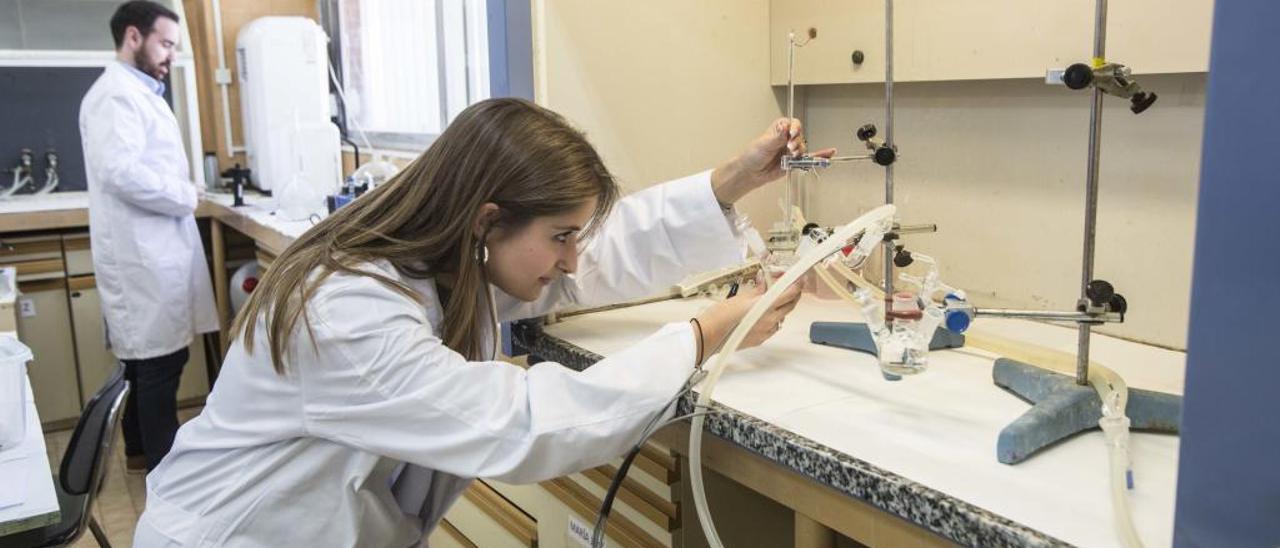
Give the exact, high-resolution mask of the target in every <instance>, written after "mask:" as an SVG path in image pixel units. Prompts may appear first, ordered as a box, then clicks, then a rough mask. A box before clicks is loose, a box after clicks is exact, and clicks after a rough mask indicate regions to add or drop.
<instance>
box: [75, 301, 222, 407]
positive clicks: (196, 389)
mask: <svg viewBox="0 0 1280 548" xmlns="http://www.w3.org/2000/svg"><path fill="white" fill-rule="evenodd" d="M67 286H68V289H69V290H70V294H69V300H70V302H71V317H72V320H73V325H74V328H73V330H74V333H75V345H76V352H77V354H78V358H79V360H78V361H79V367H80V394H81V398H82V401H85V402H86V403H87V402H88V398H90V397H92V396H93V394H94V392H96V391H97V390H98V388H99V387H101V386H102V383H104V382H106V380H107V375H109V374H110V373H111V371H112V370H113V369H114V368H115V367H116V364H117V363H118V360H117V359H116V357H115V355H114V354H112V353H111V350H109V349H108V348H107V340H106V329H105V327H106V324H105V322H104V320H103V317H102V301H101V300H100V299H99V297H98V288H97V286H96V285H95V283H94V277H93V276H76V277H73V278H69V279H68V280H67ZM190 352H191V358H190V359H189V360H187V365H186V367H185V368H183V370H182V380H181V384H180V385H179V387H178V401H179V402H186V401H190V400H194V399H199V398H202V397H204V396H205V395H206V394H208V393H209V381H208V374H207V372H206V369H205V355H204V340H203V337H199V336H197V337H195V339H194V340H193V341H192V343H191V350H190Z"/></svg>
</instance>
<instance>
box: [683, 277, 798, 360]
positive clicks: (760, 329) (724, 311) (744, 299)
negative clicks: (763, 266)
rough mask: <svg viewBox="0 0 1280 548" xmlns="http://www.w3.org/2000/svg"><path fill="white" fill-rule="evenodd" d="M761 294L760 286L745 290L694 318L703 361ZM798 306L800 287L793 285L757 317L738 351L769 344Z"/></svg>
mask: <svg viewBox="0 0 1280 548" xmlns="http://www.w3.org/2000/svg"><path fill="white" fill-rule="evenodd" d="M764 293H765V290H764V287H763V286H756V287H754V288H750V289H747V290H745V291H743V292H741V293H738V294H737V295H735V296H733V297H730V298H729V299H726V300H724V301H723V302H720V303H716V304H715V305H713V306H711V307H710V308H708V309H706V310H704V311H702V313H701V314H698V315H697V316H696V319H697V320H698V324H699V325H700V326H701V327H702V344H703V345H705V346H704V347H703V348H702V349H701V352H700V354H701V355H702V357H703V359H704V360H705V359H706V358H707V357H709V356H710V355H711V354H713V353H715V352H716V351H717V350H719V349H720V346H721V344H722V343H723V342H724V341H725V339H726V338H728V337H729V333H732V332H733V330H734V328H736V327H737V326H738V323H740V322H741V321H742V319H743V317H745V316H746V315H747V312H748V311H749V310H751V307H752V306H754V305H755V304H756V301H758V300H760V297H761V296H763V295H764ZM799 302H800V284H798V283H797V284H794V285H792V286H791V287H789V288H787V289H786V291H783V292H782V295H781V296H779V297H778V300H777V301H775V302H774V303H773V306H771V307H769V309H768V310H766V311H765V313H764V315H762V316H760V320H759V321H757V322H756V324H755V325H754V326H752V327H751V330H750V331H749V332H748V333H747V336H746V338H744V339H743V340H742V345H740V346H739V347H738V349H739V350H741V349H744V348H751V347H754V346H759V345H760V344H761V343H763V342H764V341H766V340H769V337H772V336H773V334H774V333H777V332H778V329H779V328H780V327H781V326H782V320H783V318H786V316H787V314H790V313H791V311H792V310H794V309H795V307H796V304H797V303H799Z"/></svg>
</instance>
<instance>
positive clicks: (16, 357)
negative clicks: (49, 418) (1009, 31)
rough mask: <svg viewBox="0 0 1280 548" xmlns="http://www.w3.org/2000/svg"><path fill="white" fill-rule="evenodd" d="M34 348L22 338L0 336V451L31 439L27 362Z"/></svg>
mask: <svg viewBox="0 0 1280 548" xmlns="http://www.w3.org/2000/svg"><path fill="white" fill-rule="evenodd" d="M29 361H31V349H30V348H27V345H25V344H22V343H21V342H19V341H18V339H16V338H14V337H12V336H9V335H0V450H4V449H9V448H11V447H14V446H16V445H18V444H20V443H22V440H23V439H25V438H26V436H27V382H26V380H27V362H29Z"/></svg>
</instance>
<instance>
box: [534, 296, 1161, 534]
mask: <svg viewBox="0 0 1280 548" xmlns="http://www.w3.org/2000/svg"><path fill="white" fill-rule="evenodd" d="M709 302H710V301H708V300H706V299H690V300H678V301H665V302H659V303H654V304H649V305H643V306H638V307H632V308H623V309H617V310H610V311H605V312H599V313H593V314H587V315H583V316H575V317H571V318H569V319H567V320H565V321H564V322H562V323H557V324H553V325H548V326H546V327H545V332H546V333H547V334H549V335H552V336H554V337H557V338H560V339H563V340H566V341H568V342H571V343H573V344H575V345H577V346H580V347H582V348H584V349H586V350H589V351H592V352H595V353H597V354H601V355H609V354H611V353H613V352H616V351H618V350H621V349H622V348H625V347H626V346H628V345H631V344H633V343H635V342H637V341H639V340H640V339H642V338H644V337H645V336H647V335H649V334H650V333H652V332H653V331H654V330H656V329H657V328H658V327H659V326H660V325H662V324H663V323H666V322H669V321H680V320H682V319H684V318H688V317H691V316H693V315H694V314H695V313H696V312H697V311H698V310H700V309H701V308H703V307H705V306H707V305H708V304H709ZM860 316H861V315H860V313H859V312H858V311H856V310H854V309H853V308H852V307H850V306H847V305H845V304H844V303H842V302H840V301H823V300H818V299H815V298H813V297H812V296H811V295H806V297H805V299H804V300H803V301H802V302H801V304H800V306H799V307H797V309H796V311H795V312H794V313H793V314H792V315H791V316H790V317H789V318H788V319H787V321H786V322H785V323H784V325H783V328H782V330H781V332H780V333H779V335H777V336H775V337H774V339H773V340H770V341H769V342H767V343H766V344H765V345H764V346H762V347H759V348H755V349H750V350H747V351H743V352H741V353H739V354H738V355H737V356H735V358H734V361H733V363H732V364H731V365H730V366H729V368H728V369H727V370H726V372H725V374H724V376H723V377H722V378H721V380H720V383H719V385H718V386H717V387H716V393H715V400H716V401H717V402H719V403H721V404H724V405H726V406H729V407H731V408H733V409H736V410H738V411H741V412H743V413H746V414H748V415H752V416H754V417H757V418H760V419H763V420H765V421H768V422H770V423H772V424H774V425H776V426H778V427H780V428H783V429H785V430H789V431H791V432H793V433H795V434H797V435H800V436H802V437H805V438H808V439H810V440H813V441H815V442H817V443H820V444H822V445H825V446H827V447H830V448H832V449H835V450H837V451H840V452H843V453H846V454H848V455H850V456H852V457H855V458H857V459H861V460H863V461H867V462H869V463H871V464H873V465H875V466H878V467H880V468H883V469H885V470H888V471H890V472H893V473H895V474H898V475H900V476H903V477H905V478H907V479H910V480H912V481H915V482H917V483H920V484H922V485H925V486H928V487H929V488H931V489H934V490H936V491H939V492H942V493H944V494H947V495H948V496H952V497H954V498H957V499H960V500H963V501H966V502H968V503H971V504H973V505H976V506H979V507H981V508H984V509H986V510H988V511H990V512H993V513H995V514H998V515H1000V516H1003V517H1005V518H1007V519H1010V520H1012V521H1015V522H1017V523H1020V524H1022V525H1025V526H1027V527H1030V528H1032V529H1036V530H1039V531H1042V532H1044V533H1046V534H1049V535H1052V536H1054V537H1056V538H1058V539H1061V540H1063V541H1066V542H1069V543H1072V544H1076V545H1080V546H1116V545H1118V540H1117V537H1116V534H1115V532H1114V528H1113V526H1112V519H1113V517H1112V509H1111V503H1110V497H1109V489H1110V486H1109V479H1108V476H1107V472H1108V463H1107V451H1106V449H1105V446H1104V444H1103V436H1102V434H1101V432H1098V431H1093V432H1089V433H1085V434H1082V435H1079V436H1076V437H1074V438H1071V439H1068V440H1067V441H1065V442H1063V443H1060V444H1057V445H1056V446H1053V447H1051V448H1049V449H1046V450H1045V451H1044V452H1042V453H1040V454H1038V455H1036V456H1033V457H1032V458H1030V459H1028V460H1027V461H1025V462H1023V463H1021V464H1018V465H1014V466H1009V465H1005V464H1000V463H999V462H998V461H997V460H996V438H997V435H998V433H999V432H1000V430H1001V429H1002V428H1003V427H1004V426H1006V425H1007V424H1008V423H1009V422H1011V421H1013V420H1014V419H1016V418H1017V417H1018V416H1019V415H1021V414H1022V413H1023V412H1024V411H1026V410H1027V409H1028V408H1029V405H1028V404H1026V403H1024V402H1023V401H1021V400H1020V399H1018V398H1017V397H1015V396H1013V395H1011V394H1009V393H1007V392H1005V391H1004V390H1002V389H1001V388H999V387H997V386H995V385H994V384H993V383H992V380H991V370H992V359H993V358H994V356H993V355H991V354H988V353H985V352H982V351H977V350H972V349H958V350H948V351H938V352H933V353H931V354H930V367H929V370H928V371H926V372H924V373H922V374H920V375H916V376H914V377H908V378H905V379H903V380H902V381H898V382H888V381H885V380H884V379H883V378H882V376H881V374H880V370H879V366H878V362H877V359H876V358H875V357H873V356H870V355H866V354H861V353H857V352H853V351H849V350H843V349H838V348H833V347H827V346H820V345H816V344H811V343H809V342H808V332H809V325H810V324H811V323H812V322H814V321H859V320H860ZM976 327H977V328H981V329H983V330H985V331H988V332H993V333H999V334H1002V335H1005V336H1007V337H1010V338H1015V339H1019V340H1024V341H1030V342H1036V343H1038V344H1041V345H1043V346H1047V347H1050V348H1054V349H1058V350H1062V351H1066V352H1071V353H1074V351H1075V345H1076V338H1075V337H1076V331H1075V330H1074V329H1069V328H1063V327H1058V326H1052V325H1045V324H1039V323H1035V322H1030V321H1023V320H995V319H981V320H980V321H979V322H978V323H977V324H976ZM1093 358H1094V361H1095V362H1098V363H1102V364H1105V365H1107V366H1108V367H1110V368H1111V369H1113V370H1115V371H1116V372H1118V373H1120V374H1121V375H1122V376H1123V377H1124V378H1125V379H1126V381H1127V382H1128V384H1129V385H1130V386H1131V387H1134V388H1146V389H1152V390H1160V391H1165V392H1171V393H1176V394H1181V393H1182V384H1183V374H1184V369H1185V354H1183V353H1181V352H1175V351H1170V350H1164V349H1160V348H1156V347H1152V346H1146V345H1142V344H1137V343H1133V342H1128V341H1123V340H1119V339H1115V338H1111V337H1106V336H1100V335H1095V337H1094V339H1093ZM1178 441H1179V440H1178V438H1177V437H1176V436H1172V435H1163V434H1142V433H1135V434H1134V435H1133V437H1132V440H1131V448H1132V453H1133V462H1134V474H1135V490H1134V491H1133V492H1132V500H1133V502H1134V504H1133V506H1134V519H1135V521H1136V523H1137V528H1138V532H1139V534H1140V536H1141V537H1142V539H1143V541H1144V542H1145V543H1146V544H1147V545H1148V546H1168V545H1170V544H1171V543H1172V538H1173V512H1174V490H1175V481H1176V478H1177V458H1178ZM713 504H714V502H713Z"/></svg>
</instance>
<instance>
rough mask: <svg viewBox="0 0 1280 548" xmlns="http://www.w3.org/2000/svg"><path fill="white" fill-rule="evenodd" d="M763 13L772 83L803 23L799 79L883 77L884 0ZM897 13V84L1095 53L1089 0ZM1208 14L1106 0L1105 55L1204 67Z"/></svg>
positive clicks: (922, 3) (987, 0)
mask: <svg viewBox="0 0 1280 548" xmlns="http://www.w3.org/2000/svg"><path fill="white" fill-rule="evenodd" d="M769 10H770V13H769V19H770V21H769V36H768V40H769V52H770V82H771V83H772V84H773V85H783V84H786V82H787V33H788V32H789V31H794V32H795V33H796V35H797V36H801V37H803V36H805V33H806V32H807V31H808V29H809V28H815V29H817V31H818V37H817V39H815V40H814V41H813V42H811V43H810V44H808V45H807V46H805V47H803V48H798V49H796V53H795V57H796V59H795V82H796V83H797V84H835V83H859V82H883V81H884V59H885V40H884V30H885V2H884V0H772V1H771V2H770V6H769ZM893 17H894V28H893V32H894V35H893V37H894V45H893V48H894V67H893V71H894V80H895V81H901V82H913V81H942V80H986V79H1002V78H1043V77H1044V75H1045V69H1048V68H1051V67H1052V68H1062V67H1065V66H1067V65H1069V64H1071V63H1077V62H1087V61H1088V60H1089V59H1090V58H1091V57H1092V55H1093V28H1094V23H1093V22H1094V2H1092V1H1090V0H1063V1H1053V2H1027V1H1024V0H972V1H968V2H936V1H931V0H895V2H894V4H893ZM1212 20H1213V1H1212V0H1163V1H1161V0H1131V1H1127V2H1111V3H1110V7H1109V10H1108V24H1107V58H1108V59H1110V60H1114V61H1117V62H1120V63H1123V64H1125V65H1128V66H1129V67H1131V68H1133V70H1134V72H1135V73H1137V74H1151V73H1181V72H1205V71H1207V70H1208V66H1209V32H1210V27H1211V23H1212ZM855 50H858V51H862V52H863V54H864V61H863V62H862V64H861V65H858V64H855V63H854V62H853V60H852V58H851V57H852V53H853V52H854V51H855Z"/></svg>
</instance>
